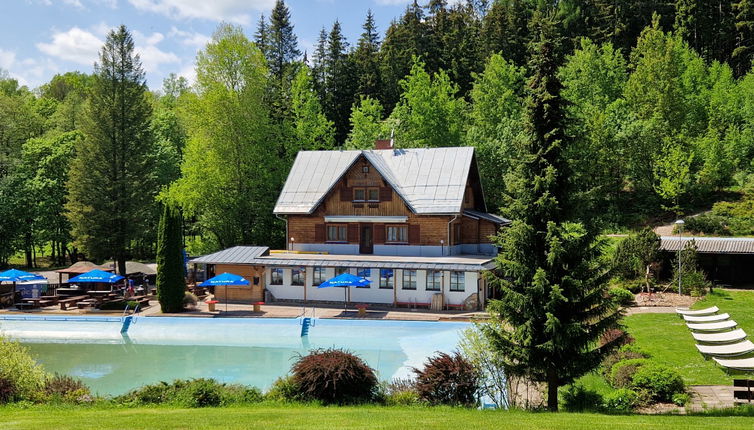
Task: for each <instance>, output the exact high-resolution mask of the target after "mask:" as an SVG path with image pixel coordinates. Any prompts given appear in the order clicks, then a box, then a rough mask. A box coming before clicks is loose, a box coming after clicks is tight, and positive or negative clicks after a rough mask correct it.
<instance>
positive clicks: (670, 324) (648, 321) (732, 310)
mask: <svg viewBox="0 0 754 430" xmlns="http://www.w3.org/2000/svg"><path fill="white" fill-rule="evenodd" d="M713 305H716V306H717V307H719V308H720V311H721V312H727V313H729V314H730V316H731V318H732V319H734V320H735V321H736V322H738V324H739V327H741V328H743V329H744V330H745V331H746V332H747V333H749V334H754V313H752V310H754V291H731V290H727V291H722V290H716V291H714V292H713V293H711V294H708V295H707V297H705V298H704V299H703V300H700V301H699V302H697V303H696V304H695V305H694V308H695V309H701V308H706V307H709V306H713ZM624 322H625V324H626V327H627V329H628V332H629V333H630V334H631V335H632V336H633V337H634V338H636V344H637V345H639V346H640V347H641V348H643V349H644V350H646V351H647V352H649V353H650V354H652V357H653V359H654V360H656V361H658V362H660V363H663V364H666V365H668V366H671V367H673V368H675V369H677V370H678V371H679V372H680V373H681V375H682V376H683V378H684V379H685V381H686V383H688V384H691V385H710V384H715V385H727V384H731V383H732V377H730V376H729V375H727V374H726V373H725V372H724V371H723V370H722V368H721V367H719V366H717V365H716V364H715V362H714V361H712V360H705V359H704V357H703V356H702V355H701V354H699V352H698V351H697V350H696V348H695V347H694V338H692V337H691V333H690V331H689V330H688V328H687V327H686V325H685V324H684V322H683V320H682V319H681V318H679V317H678V316H677V315H675V314H637V315H631V316H629V317H626V318H625V320H624Z"/></svg>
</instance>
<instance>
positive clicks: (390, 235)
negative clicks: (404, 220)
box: [385, 225, 408, 243]
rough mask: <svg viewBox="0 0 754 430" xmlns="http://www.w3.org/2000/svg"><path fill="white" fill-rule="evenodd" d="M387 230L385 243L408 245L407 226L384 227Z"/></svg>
mask: <svg viewBox="0 0 754 430" xmlns="http://www.w3.org/2000/svg"><path fill="white" fill-rule="evenodd" d="M385 229H386V230H387V232H386V235H387V240H386V242H392V243H408V226H407V225H389V226H387V227H385Z"/></svg>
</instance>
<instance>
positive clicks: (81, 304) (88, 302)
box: [76, 299, 100, 309]
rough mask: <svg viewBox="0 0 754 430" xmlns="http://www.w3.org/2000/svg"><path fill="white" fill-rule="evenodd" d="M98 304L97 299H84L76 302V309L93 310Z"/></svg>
mask: <svg viewBox="0 0 754 430" xmlns="http://www.w3.org/2000/svg"><path fill="white" fill-rule="evenodd" d="M99 303H100V301H99V300H97V299H84V300H79V301H78V302H76V307H77V308H79V309H85V308H93V307H95V306H97V304H99Z"/></svg>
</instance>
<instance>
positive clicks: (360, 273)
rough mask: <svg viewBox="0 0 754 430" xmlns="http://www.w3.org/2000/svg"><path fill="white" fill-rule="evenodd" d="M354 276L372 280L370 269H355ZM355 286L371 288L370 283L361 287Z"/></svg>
mask: <svg viewBox="0 0 754 430" xmlns="http://www.w3.org/2000/svg"><path fill="white" fill-rule="evenodd" d="M356 276H358V277H359V278H367V279H369V280H370V281H371V280H372V269H358V270H357V271H356ZM356 288H371V286H370V285H364V286H363V287H356Z"/></svg>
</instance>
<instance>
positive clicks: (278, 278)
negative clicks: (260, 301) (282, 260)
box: [270, 267, 283, 285]
mask: <svg viewBox="0 0 754 430" xmlns="http://www.w3.org/2000/svg"><path fill="white" fill-rule="evenodd" d="M270 275H271V278H270V285H283V269H281V268H279V267H273V268H272V270H271V271H270Z"/></svg>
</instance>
